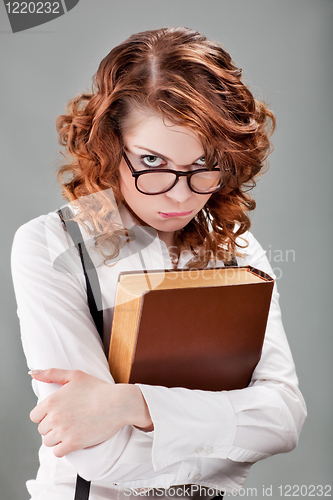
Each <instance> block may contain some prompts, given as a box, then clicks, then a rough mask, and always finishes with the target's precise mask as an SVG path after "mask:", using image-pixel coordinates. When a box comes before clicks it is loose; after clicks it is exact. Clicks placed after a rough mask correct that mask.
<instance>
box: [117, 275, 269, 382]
mask: <svg viewBox="0 0 333 500" xmlns="http://www.w3.org/2000/svg"><path fill="white" fill-rule="evenodd" d="M273 285H274V280H273V279H272V278H271V277H270V276H268V275H267V274H266V273H264V272H262V271H259V270H258V269H254V268H252V267H250V266H247V267H223V268H215V269H203V270H183V269H180V270H177V271H145V272H142V271H141V272H125V273H120V276H119V282H118V285H117V292H116V301H115V309H114V317H113V325H112V333H111V342H110V352H109V364H110V370H111V374H112V376H113V378H114V380H115V382H122V383H128V382H129V383H137V382H140V383H143V384H151V385H163V386H166V387H187V388H189V389H202V390H210V391H221V390H231V389H241V388H244V387H246V386H247V385H248V384H249V382H250V380H251V375H252V372H253V370H254V368H255V366H256V365H257V363H258V361H259V359H260V356H261V350H262V345H263V341H264V335H265V329H266V323H267V317H268V312H269V306H270V301H271V294H272V290H273Z"/></svg>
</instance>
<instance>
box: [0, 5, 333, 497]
mask: <svg viewBox="0 0 333 500" xmlns="http://www.w3.org/2000/svg"><path fill="white" fill-rule="evenodd" d="M0 15H1V22H0V23H1V24H0V44H1V49H0V50H1V52H0V55H1V78H2V89H1V97H0V99H1V112H2V115H1V117H2V119H1V123H0V124H1V169H2V175H1V186H2V189H1V224H2V238H1V240H2V241H1V243H2V248H3V249H2V258H1V261H0V264H1V308H2V312H1V328H2V330H1V351H0V352H1V358H2V359H1V364H0V367H1V391H2V396H1V447H0V453H1V478H0V481H1V486H0V497H1V499H2V500H13V499H15V500H24V499H27V498H28V494H27V492H26V490H25V484H24V483H25V480H26V479H28V478H31V477H34V476H35V473H36V469H37V448H38V446H39V434H38V433H37V430H36V426H35V425H34V424H32V423H31V422H30V420H29V417H28V415H29V411H30V410H31V409H32V408H33V406H34V404H35V398H34V396H33V393H32V390H31V387H30V377H29V376H28V375H27V369H26V363H25V359H24V356H23V353H22V348H21V344H20V334H19V326H18V320H17V318H16V306H15V300H14V295H13V290H12V285H11V279H10V269H9V254H10V247H11V242H12V238H13V236H14V232H15V230H16V229H17V227H18V226H20V225H21V224H23V223H24V222H26V221H28V220H30V219H32V218H34V217H37V216H38V215H40V214H42V213H46V212H48V211H51V210H55V209H56V208H57V207H59V206H60V205H61V203H62V200H61V196H60V189H59V188H58V187H57V184H56V181H55V171H56V167H57V165H58V164H59V162H60V161H61V156H60V154H59V152H58V151H59V148H58V145H57V137H56V132H55V126H54V122H55V118H56V116H57V115H58V114H60V113H62V112H64V109H65V103H66V102H67V101H68V99H69V98H71V97H73V96H74V95H76V93H78V92H80V91H82V90H83V89H85V88H88V87H89V86H90V81H91V76H92V75H93V73H94V72H95V70H96V69H97V65H98V63H99V61H100V60H101V59H102V58H103V57H104V56H105V55H106V54H107V53H108V52H109V50H110V49H111V48H112V47H113V46H114V45H116V44H118V43H119V42H121V41H123V40H124V39H125V38H126V37H127V36H129V35H130V34H132V33H134V32H137V31H143V30H146V29H154V28H158V27H161V26H180V25H184V26H187V27H190V28H194V29H197V30H199V31H200V32H202V33H204V34H206V35H207V36H208V37H209V38H213V39H216V40H218V41H220V42H222V43H223V44H224V46H225V47H226V49H227V50H228V51H229V52H230V53H231V55H232V56H233V58H234V60H235V61H236V63H237V64H238V65H239V66H240V67H242V68H243V71H244V74H245V78H246V81H247V82H248V83H249V85H251V88H252V89H253V90H254V92H255V93H256V95H258V96H260V95H264V96H265V98H266V100H267V101H268V102H269V103H270V105H271V107H272V109H273V110H274V111H275V113H276V115H277V119H278V129H277V132H276V134H275V140H274V142H275V151H274V153H273V154H272V156H271V160H270V169H269V171H268V173H266V174H265V176H264V177H263V178H262V179H261V181H260V182H259V185H258V186H257V188H256V190H255V197H256V199H257V202H258V208H257V210H256V213H255V215H254V216H253V232H254V234H255V236H256V237H257V238H258V239H259V241H260V242H261V244H262V245H263V247H264V248H265V249H267V250H268V256H269V258H270V260H271V263H272V266H273V268H275V270H276V272H277V273H278V276H279V277H280V279H279V281H278V287H279V291H280V293H281V305H282V309H283V314H284V324H285V328H286V330H287V334H288V337H289V341H290V344H291V348H292V351H293V354H294V358H295V362H296V366H297V369H298V375H299V379H300V387H301V390H302V392H303V394H304V397H305V399H306V402H307V405H308V412H309V416H308V419H307V421H306V424H305V426H304V429H303V432H302V435H301V440H300V443H299V446H298V448H297V449H296V450H294V451H293V452H292V453H290V454H288V455H279V456H275V457H272V458H270V459H268V460H265V461H263V462H259V464H257V465H255V466H254V467H253V469H252V473H251V475H250V478H249V479H248V481H247V482H246V484H245V486H244V490H243V491H242V492H241V493H242V496H244V497H245V498H250V497H251V492H250V490H247V488H251V487H256V488H257V495H256V498H266V497H267V496H268V495H267V494H263V492H262V489H263V486H265V488H267V487H269V486H271V485H272V487H273V488H272V492H273V494H272V496H271V497H270V498H273V499H278V498H281V496H280V492H279V490H278V486H279V485H282V486H284V485H287V484H290V485H303V484H304V485H310V484H313V485H327V484H332V471H333V466H332V465H333V464H332V450H333V446H332V436H333V432H332V387H331V382H332V334H331V331H332V328H331V324H332V303H331V297H332V295H331V291H332V288H331V283H332V264H331V252H332V224H331V219H332V158H331V152H332V115H333V109H332V98H331V92H332V81H333V75H332V48H333V47H332V26H333V23H332V21H333V2H332V1H331V0H206V1H205V2H203V1H202V0H168V1H166V0H163V1H160V0H123V1H121V0H119V1H115V0H109V1H107V0H93V1H92V0H91V1H88V0H81V1H80V2H79V4H78V5H77V6H76V7H75V8H74V9H73V10H72V11H70V12H69V13H67V14H66V15H64V16H62V17H60V18H58V19H56V20H54V21H52V22H50V23H48V24H45V25H42V26H39V27H37V28H34V29H31V30H28V31H26V32H22V33H17V34H12V33H11V31H10V26H9V22H8V19H7V17H6V13H5V8H4V5H3V3H2V2H1V4H0ZM288 251H289V252H288ZM291 251H294V253H293V252H291ZM266 493H268V492H266ZM253 496H254V492H252V497H253Z"/></svg>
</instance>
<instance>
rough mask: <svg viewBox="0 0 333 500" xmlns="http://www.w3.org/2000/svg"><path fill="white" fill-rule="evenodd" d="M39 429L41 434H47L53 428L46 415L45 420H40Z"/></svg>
mask: <svg viewBox="0 0 333 500" xmlns="http://www.w3.org/2000/svg"><path fill="white" fill-rule="evenodd" d="M37 430H38V432H39V434H40V435H41V436H45V435H46V434H47V433H48V432H50V431H51V430H52V426H51V424H50V423H49V422H48V419H47V418H46V417H45V418H43V420H42V421H41V422H40V424H39V426H38V428H37Z"/></svg>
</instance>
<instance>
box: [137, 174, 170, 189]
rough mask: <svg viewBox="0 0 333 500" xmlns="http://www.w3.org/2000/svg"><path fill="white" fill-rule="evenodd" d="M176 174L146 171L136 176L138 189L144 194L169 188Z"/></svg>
mask: <svg viewBox="0 0 333 500" xmlns="http://www.w3.org/2000/svg"><path fill="white" fill-rule="evenodd" d="M175 180H176V175H175V174H172V173H170V172H147V173H144V174H141V175H140V176H139V177H138V184H137V185H138V189H139V190H140V191H142V192H143V193H146V194H157V193H161V192H162V191H165V190H167V189H170V188H171V186H172V185H173V184H174V182H175Z"/></svg>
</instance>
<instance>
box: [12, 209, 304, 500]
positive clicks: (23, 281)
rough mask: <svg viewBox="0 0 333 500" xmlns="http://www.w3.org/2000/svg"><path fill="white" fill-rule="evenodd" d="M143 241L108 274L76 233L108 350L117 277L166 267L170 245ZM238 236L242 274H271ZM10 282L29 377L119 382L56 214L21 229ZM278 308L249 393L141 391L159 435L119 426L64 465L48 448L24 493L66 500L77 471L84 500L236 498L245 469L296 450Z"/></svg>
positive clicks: (295, 408) (185, 256) (290, 378)
mask: <svg viewBox="0 0 333 500" xmlns="http://www.w3.org/2000/svg"><path fill="white" fill-rule="evenodd" d="M124 219H125V222H124ZM130 219H131V218H130V216H129V214H128V213H127V214H123V222H124V225H126V227H129V225H132V226H133V221H132V222H131V223H130ZM136 229H137V228H136ZM140 230H141V229H140ZM142 231H143V233H142V234H143V237H145V236H147V238H148V240H147V244H146V245H141V247H140V248H141V250H140V251H139V252H138V251H137V250H138V247H135V243H132V248H131V247H129V248H125V249H124V250H122V252H121V254H120V259H118V261H117V262H115V263H114V265H113V266H106V265H105V264H103V260H102V258H101V257H100V255H99V253H98V252H97V250H96V249H95V248H94V245H93V241H92V238H91V237H89V236H88V235H87V234H86V233H84V232H83V234H84V238H85V243H86V246H87V248H88V251H89V254H90V256H91V258H92V260H93V262H94V264H95V266H96V269H97V273H98V277H99V281H100V286H101V293H102V302H103V311H104V337H105V344H106V346H105V347H107V344H108V341H109V338H110V331H111V324H112V312H113V305H114V298H115V290H116V285H117V280H118V273H119V272H120V271H125V270H134V269H142V266H143V265H144V266H145V267H146V269H163V268H166V269H171V268H172V264H171V260H170V256H169V253H168V250H167V247H166V246H165V244H164V243H163V242H162V241H160V240H159V239H158V238H157V237H156V238H154V237H151V235H150V233H149V232H147V231H146V230H145V229H144V228H142ZM145 233H146V234H145ZM148 233H149V234H148ZM149 235H150V236H149ZM243 236H244V237H245V239H246V240H247V241H248V243H249V245H248V247H247V248H246V249H245V250H244V256H243V257H238V263H239V265H251V266H253V267H256V268H259V269H261V270H262V271H264V272H266V273H268V274H270V275H271V276H272V275H273V272H272V268H271V266H270V264H269V262H268V260H267V258H266V256H265V251H264V250H263V249H262V248H261V246H260V245H259V243H258V242H257V241H256V240H255V238H254V237H253V236H252V234H251V233H250V232H248V233H246V234H245V235H243ZM149 238H150V239H149ZM129 245H131V244H129ZM190 257H191V255H190V254H189V253H188V252H183V253H182V255H181V256H180V260H179V264H178V267H179V268H182V267H184V266H185V264H186V262H187V261H188V260H189V259H190ZM217 265H223V263H222V262H217ZM12 273H13V280H14V287H15V293H16V298H17V304H18V316H19V318H20V324H21V335H22V343H23V348H24V352H25V355H26V358H27V363H28V366H29V369H31V370H33V369H46V368H63V369H67V370H82V371H84V372H86V373H89V374H91V375H93V376H95V377H98V378H100V379H102V380H105V381H107V382H109V383H114V382H113V379H112V377H111V374H110V372H109V367H108V362H107V359H106V357H105V354H104V348H103V345H102V342H101V340H100V337H99V335H98V333H97V330H96V328H95V325H94V322H93V320H92V318H91V315H90V312H89V308H88V305H87V295H86V285H85V279H84V275H83V272H82V266H81V262H80V259H79V256H78V253H77V251H76V248H75V247H74V246H73V242H72V240H71V238H70V237H69V235H68V234H67V233H66V232H65V231H64V228H63V226H62V223H61V221H60V218H59V216H58V214H56V213H53V212H52V213H50V214H48V215H45V216H41V217H38V218H37V219H34V220H32V221H30V222H28V223H27V224H25V225H23V226H22V227H21V228H20V229H19V230H18V231H17V233H16V235H15V239H14V244H13V251H12ZM278 298H279V295H278V292H277V290H276V285H275V287H274V292H273V298H272V302H271V308H270V313H269V318H268V324H267V330H266V335H265V341H264V346H263V351H262V356H261V359H260V361H259V363H258V365H257V367H256V368H255V370H254V373H253V376H252V380H251V383H250V385H249V387H247V388H246V389H242V390H233V391H222V392H209V391H201V390H190V389H184V388H171V389H169V388H166V387H159V386H149V385H142V384H138V385H139V387H140V389H141V391H142V393H143V395H144V397H145V400H146V402H147V405H148V408H149V411H150V415H151V418H152V421H153V423H154V431H152V432H144V431H140V430H138V429H136V428H134V427H132V426H126V427H123V428H122V429H121V430H120V431H119V432H118V433H117V434H116V435H115V436H113V437H112V438H111V439H109V440H107V441H105V442H104V443H101V444H99V445H96V446H94V447H91V448H88V449H84V450H79V451H75V452H73V453H70V454H68V455H67V456H66V457H63V458H56V457H55V456H54V455H53V450H52V448H47V447H45V446H44V445H42V446H41V448H40V468H39V471H38V474H37V478H36V480H30V481H28V483H27V487H28V490H29V492H30V494H31V495H32V498H33V499H37V498H38V499H39V498H43V500H49V499H61V500H66V499H67V498H68V499H71V500H72V498H73V496H74V493H73V492H74V485H75V478H76V474H77V473H79V474H80V475H81V476H82V477H84V478H85V479H87V480H91V481H92V490H91V495H90V499H91V500H95V499H96V500H97V499H106V498H113V496H112V494H111V493H112V491H115V490H114V489H115V488H118V489H119V488H122V489H124V488H125V489H126V488H133V489H135V488H152V487H157V488H168V487H170V486H171V485H179V484H181V485H183V484H197V485H200V486H206V487H209V488H216V489H218V490H224V491H226V492H229V493H232V494H235V493H236V491H238V490H239V489H240V488H241V486H242V484H243V483H244V481H245V479H246V477H247V475H248V472H249V469H250V467H251V465H252V463H254V462H256V461H257V460H261V459H263V458H266V457H269V456H271V455H273V454H275V453H282V452H287V451H290V450H292V449H293V448H294V447H295V445H296V444H297V440H298V436H299V432H300V430H301V427H302V424H303V422H304V419H305V416H306V407H305V403H304V400H303V398H302V395H301V393H300V391H299V390H298V381H297V377H296V374H295V367H294V363H293V360H292V356H291V353H290V349H289V346H288V342H287V339H286V336H285V333H284V329H283V326H282V322H281V315H280V308H279V304H278ZM32 384H33V389H34V391H35V393H36V395H37V397H38V400H39V401H41V400H43V399H44V398H46V397H47V396H48V395H49V394H51V393H52V392H54V391H56V390H57V389H58V388H59V386H57V385H56V384H44V383H41V382H36V381H33V383H32Z"/></svg>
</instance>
